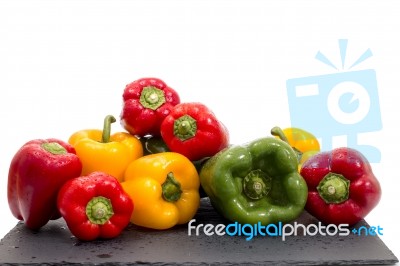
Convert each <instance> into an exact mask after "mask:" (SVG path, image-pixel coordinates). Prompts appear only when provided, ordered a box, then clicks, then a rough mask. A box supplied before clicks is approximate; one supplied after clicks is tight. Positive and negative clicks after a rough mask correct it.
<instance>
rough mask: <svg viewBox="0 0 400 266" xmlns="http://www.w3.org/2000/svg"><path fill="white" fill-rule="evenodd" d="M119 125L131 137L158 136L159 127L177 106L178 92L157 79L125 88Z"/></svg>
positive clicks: (134, 82) (140, 81) (143, 81)
mask: <svg viewBox="0 0 400 266" xmlns="http://www.w3.org/2000/svg"><path fill="white" fill-rule="evenodd" d="M122 98H123V108H122V111H121V115H120V117H121V125H122V126H123V127H124V128H125V129H126V130H127V131H128V132H129V133H131V134H132V135H138V136H141V137H142V136H145V135H152V136H160V125H161V122H162V121H163V120H164V118H165V117H166V116H167V115H168V114H169V113H170V111H171V109H172V108H173V107H174V106H175V105H177V104H178V103H180V98H179V95H178V93H177V92H176V91H175V90H174V89H172V88H170V87H168V86H167V84H165V82H164V81H162V80H160V79H157V78H141V79H138V80H135V81H133V82H131V83H129V84H128V85H126V87H125V89H124V93H123V95H122Z"/></svg>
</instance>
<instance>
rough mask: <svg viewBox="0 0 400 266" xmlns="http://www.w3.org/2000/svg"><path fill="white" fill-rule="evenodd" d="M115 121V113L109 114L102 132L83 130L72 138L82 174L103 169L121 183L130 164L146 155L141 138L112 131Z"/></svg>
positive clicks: (70, 139)
mask: <svg viewBox="0 0 400 266" xmlns="http://www.w3.org/2000/svg"><path fill="white" fill-rule="evenodd" d="M115 121H116V120H115V118H114V117H113V116H111V115H109V116H106V118H105V119H104V128H103V131H101V130H98V129H88V130H81V131H78V132H75V133H74V134H73V135H71V137H70V138H69V140H68V142H69V143H70V144H71V145H72V146H73V147H74V148H75V150H76V154H77V155H78V157H79V158H80V159H81V162H82V166H83V167H82V175H88V174H90V173H92V172H95V171H102V172H105V173H107V174H109V175H112V176H114V177H115V178H117V180H118V181H119V182H121V181H122V179H123V176H124V173H125V170H126V168H127V167H128V165H129V164H130V163H131V162H132V161H133V160H135V159H137V158H139V157H141V156H143V148H142V145H141V143H140V140H139V139H138V138H136V137H135V136H133V135H131V134H129V133H126V132H118V133H115V134H113V135H111V134H110V132H111V123H114V122H115Z"/></svg>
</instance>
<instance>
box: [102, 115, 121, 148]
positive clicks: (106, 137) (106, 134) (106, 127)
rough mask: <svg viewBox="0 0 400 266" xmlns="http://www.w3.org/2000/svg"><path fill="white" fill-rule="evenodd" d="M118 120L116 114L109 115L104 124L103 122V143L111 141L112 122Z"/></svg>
mask: <svg viewBox="0 0 400 266" xmlns="http://www.w3.org/2000/svg"><path fill="white" fill-rule="evenodd" d="M115 121H117V120H116V119H115V117H114V116H112V115H107V116H106V117H105V118H104V124H103V134H102V136H101V142H102V143H107V142H110V136H111V124H112V123H114V122H115Z"/></svg>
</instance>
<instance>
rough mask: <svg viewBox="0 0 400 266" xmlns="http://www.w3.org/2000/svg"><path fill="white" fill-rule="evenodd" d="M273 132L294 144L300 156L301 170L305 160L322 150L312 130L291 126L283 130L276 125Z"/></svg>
mask: <svg viewBox="0 0 400 266" xmlns="http://www.w3.org/2000/svg"><path fill="white" fill-rule="evenodd" d="M271 134H272V135H273V136H276V137H278V138H280V139H281V140H283V141H285V142H287V143H289V145H290V146H292V148H293V149H294V151H295V152H296V153H297V156H298V161H299V167H298V170H299V171H300V169H301V166H302V164H303V163H304V162H305V161H307V160H308V159H309V158H310V157H312V156H314V155H315V154H317V153H319V152H320V150H321V148H320V145H319V142H318V140H317V138H316V137H315V136H314V135H313V134H311V133H310V132H308V131H306V130H303V129H300V128H295V127H290V128H285V129H283V130H282V129H281V128H279V127H274V128H272V129H271Z"/></svg>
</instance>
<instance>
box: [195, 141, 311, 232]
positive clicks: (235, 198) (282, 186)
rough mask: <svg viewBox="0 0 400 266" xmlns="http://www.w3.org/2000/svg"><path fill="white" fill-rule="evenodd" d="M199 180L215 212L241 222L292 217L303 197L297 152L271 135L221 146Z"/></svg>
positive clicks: (288, 219) (201, 173)
mask: <svg viewBox="0 0 400 266" xmlns="http://www.w3.org/2000/svg"><path fill="white" fill-rule="evenodd" d="M200 181H201V185H202V186H203V188H204V190H205V192H206V193H207V195H208V196H209V198H210V201H211V203H212V205H213V206H214V207H215V209H216V210H217V212H218V213H220V214H221V215H222V216H223V217H225V218H226V219H228V220H229V221H232V222H239V223H242V224H246V223H248V224H257V223H258V222H260V223H261V224H262V225H267V224H271V223H278V222H283V223H285V222H289V221H292V220H294V219H296V218H297V217H298V216H299V215H300V214H301V213H302V211H303V209H304V206H305V204H306V200H307V184H306V182H305V181H304V179H303V178H302V177H301V176H300V174H299V173H298V171H297V156H296V154H295V152H294V151H293V149H292V148H291V147H290V146H289V145H288V144H287V143H286V142H284V141H282V140H279V139H276V138H273V137H267V138H261V139H256V140H254V141H251V142H249V143H247V144H244V145H233V146H230V147H228V148H226V149H224V150H222V151H221V152H219V153H218V154H216V155H215V156H213V157H212V158H211V159H209V160H208V161H207V162H206V163H205V164H204V166H203V168H202V170H201V172H200Z"/></svg>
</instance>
